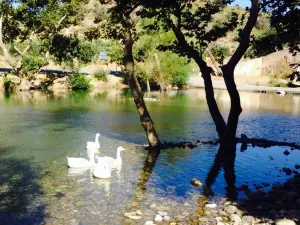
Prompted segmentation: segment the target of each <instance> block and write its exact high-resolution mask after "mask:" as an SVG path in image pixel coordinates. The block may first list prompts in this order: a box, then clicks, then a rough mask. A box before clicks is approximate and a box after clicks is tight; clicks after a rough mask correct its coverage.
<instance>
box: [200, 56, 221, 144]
mask: <svg viewBox="0 0 300 225" xmlns="http://www.w3.org/2000/svg"><path fill="white" fill-rule="evenodd" d="M196 59H197V60H196ZM196 59H195V61H196V62H197V64H198V66H199V68H200V71H201V74H202V78H203V80H204V89H205V95H206V102H207V105H208V109H209V112H210V114H211V117H212V119H213V121H214V123H215V125H216V130H217V132H218V136H219V139H220V141H221V140H222V138H223V136H224V134H225V130H226V123H225V121H224V118H223V116H222V114H221V113H220V110H219V107H218V104H217V102H216V99H215V95H214V88H213V84H212V80H211V72H212V69H211V68H210V67H208V66H207V65H206V64H205V62H203V61H202V60H200V59H199V58H196Z"/></svg>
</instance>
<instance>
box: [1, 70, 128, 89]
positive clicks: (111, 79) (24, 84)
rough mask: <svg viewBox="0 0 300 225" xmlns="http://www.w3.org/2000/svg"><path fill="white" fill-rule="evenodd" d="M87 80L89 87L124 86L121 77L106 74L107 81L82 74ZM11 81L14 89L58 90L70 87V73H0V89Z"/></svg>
mask: <svg viewBox="0 0 300 225" xmlns="http://www.w3.org/2000/svg"><path fill="white" fill-rule="evenodd" d="M84 76H85V78H86V79H87V80H88V81H89V83H90V86H91V89H97V88H124V87H127V86H126V85H124V84H123V79H122V78H120V77H117V76H114V75H106V77H107V81H102V80H99V79H97V78H96V77H95V76H94V75H84ZM7 81H9V82H11V83H12V85H13V86H14V87H15V89H16V91H29V90H46V91H58V90H68V89H71V85H70V75H69V74H65V75H55V74H36V75H34V76H32V77H23V78H20V77H18V76H15V75H11V74H8V75H5V74H4V73H2V74H0V90H2V91H4V90H5V88H4V86H5V82H7Z"/></svg>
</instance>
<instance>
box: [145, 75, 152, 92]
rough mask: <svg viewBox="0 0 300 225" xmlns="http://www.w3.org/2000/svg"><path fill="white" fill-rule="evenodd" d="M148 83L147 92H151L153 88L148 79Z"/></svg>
mask: <svg viewBox="0 0 300 225" xmlns="http://www.w3.org/2000/svg"><path fill="white" fill-rule="evenodd" d="M146 82H147V92H150V91H151V88H150V84H149V79H148V78H147V80H146Z"/></svg>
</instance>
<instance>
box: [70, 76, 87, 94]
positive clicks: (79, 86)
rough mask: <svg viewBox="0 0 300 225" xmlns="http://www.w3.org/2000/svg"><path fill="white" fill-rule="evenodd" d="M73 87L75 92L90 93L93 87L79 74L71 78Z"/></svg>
mask: <svg viewBox="0 0 300 225" xmlns="http://www.w3.org/2000/svg"><path fill="white" fill-rule="evenodd" d="M71 87H72V90H74V91H88V90H89V89H90V87H91V85H90V82H89V80H87V79H86V78H85V77H84V76H83V75H82V74H80V73H78V74H75V75H73V76H72V77H71Z"/></svg>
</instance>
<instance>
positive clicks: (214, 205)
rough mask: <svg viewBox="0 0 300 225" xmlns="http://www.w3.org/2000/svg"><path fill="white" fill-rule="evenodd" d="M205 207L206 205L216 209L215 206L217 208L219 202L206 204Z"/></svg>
mask: <svg viewBox="0 0 300 225" xmlns="http://www.w3.org/2000/svg"><path fill="white" fill-rule="evenodd" d="M205 207H206V208H209V209H215V208H217V204H215V203H212V204H206V205H205Z"/></svg>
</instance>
